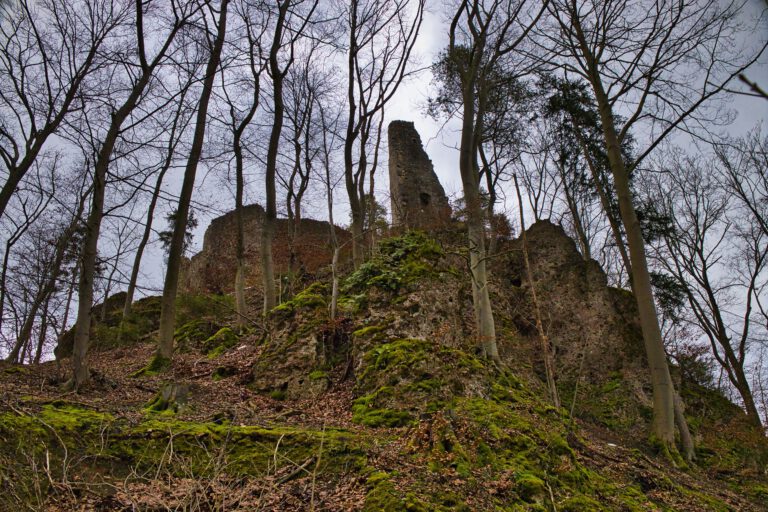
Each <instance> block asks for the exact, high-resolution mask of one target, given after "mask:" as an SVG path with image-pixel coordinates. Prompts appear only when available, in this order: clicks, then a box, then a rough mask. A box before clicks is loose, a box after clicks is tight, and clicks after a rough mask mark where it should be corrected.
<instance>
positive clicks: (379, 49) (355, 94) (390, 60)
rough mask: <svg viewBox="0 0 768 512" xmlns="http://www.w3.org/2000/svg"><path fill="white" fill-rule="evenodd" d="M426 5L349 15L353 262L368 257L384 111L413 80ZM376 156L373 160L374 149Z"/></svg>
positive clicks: (362, 1)
mask: <svg viewBox="0 0 768 512" xmlns="http://www.w3.org/2000/svg"><path fill="white" fill-rule="evenodd" d="M424 5H425V0H351V1H350V2H349V6H348V8H347V10H346V12H345V15H346V16H345V17H346V20H345V21H346V23H347V30H348V31H349V32H348V36H349V41H348V46H347V48H346V50H347V70H346V81H347V83H346V86H347V126H346V134H345V138H344V183H345V185H346V189H347V196H348V198H349V207H350V210H351V214H352V225H351V231H352V259H353V261H354V264H355V267H359V266H360V265H361V264H362V263H363V259H364V256H365V233H364V229H363V225H364V224H365V215H366V214H367V205H366V204H365V201H364V198H365V195H366V193H369V194H371V193H372V190H369V191H368V192H366V183H367V182H368V181H369V180H372V179H373V177H372V174H373V173H374V172H375V171H376V163H377V156H378V146H379V143H380V140H381V136H382V134H381V127H382V123H383V120H384V112H383V110H384V108H385V107H386V105H387V103H389V101H390V100H391V99H392V97H393V96H394V94H395V92H397V90H398V88H399V87H400V84H401V83H402V82H403V80H404V78H405V77H406V76H407V75H408V74H409V64H411V62H410V60H411V55H412V52H413V47H414V45H415V44H416V39H417V37H418V35H419V30H420V29H421V23H422V21H423V18H424ZM371 145H373V146H374V148H375V149H374V153H375V154H374V156H373V159H372V162H370V161H369V159H370V155H369V152H370V150H371V149H370V146H371Z"/></svg>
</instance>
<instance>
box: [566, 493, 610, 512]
mask: <svg viewBox="0 0 768 512" xmlns="http://www.w3.org/2000/svg"><path fill="white" fill-rule="evenodd" d="M557 509H558V510H561V511H562V512H593V511H594V512H598V511H600V510H605V509H604V508H603V507H602V506H600V504H599V503H598V502H596V501H595V500H593V499H592V498H588V497H586V496H572V497H570V498H568V499H566V500H565V501H563V502H562V503H560V505H559V506H558V507H557Z"/></svg>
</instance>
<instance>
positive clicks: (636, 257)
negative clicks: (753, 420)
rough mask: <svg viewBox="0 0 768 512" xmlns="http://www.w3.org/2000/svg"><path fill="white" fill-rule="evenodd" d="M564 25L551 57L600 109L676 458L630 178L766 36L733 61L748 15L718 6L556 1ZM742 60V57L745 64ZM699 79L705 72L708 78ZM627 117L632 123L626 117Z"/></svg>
mask: <svg viewBox="0 0 768 512" xmlns="http://www.w3.org/2000/svg"><path fill="white" fill-rule="evenodd" d="M549 12H550V14H551V16H552V19H553V20H554V25H552V26H548V27H546V29H545V30H543V31H541V33H540V37H541V38H542V39H541V40H542V41H543V42H542V46H543V47H547V48H553V49H554V50H553V51H552V53H550V59H551V60H554V61H555V62H556V63H557V64H558V65H561V66H562V67H563V68H565V69H566V70H567V71H568V72H569V73H575V74H576V75H577V76H580V77H582V78H584V79H585V80H586V81H587V82H588V83H589V84H590V86H591V88H592V92H593V93H594V97H595V101H596V103H597V107H598V112H599V114H600V121H601V125H602V132H603V138H604V143H605V148H606V153H607V156H608V160H609V162H610V168H611V172H612V174H613V182H614V186H615V189H616V194H617V197H618V202H619V207H620V212H621V218H622V223H623V225H624V229H625V232H626V236H627V246H628V249H629V256H630V260H631V265H632V289H633V291H634V294H635V298H636V300H637V305H638V310H639V314H640V321H641V326H642V331H643V340H644V342H645V350H646V354H647V356H648V363H649V366H650V375H651V382H652V384H653V404H654V420H653V436H654V438H655V440H656V441H657V442H658V444H659V445H660V447H661V448H662V449H663V450H665V451H669V452H672V453H674V452H675V446H674V434H675V415H674V393H675V391H674V387H673V384H672V380H671V377H670V374H669V367H668V363H667V358H666V354H665V352H664V345H663V342H662V338H661V331H660V329H659V322H658V319H657V314H656V309H655V306H654V300H653V293H652V289H651V281H650V273H649V271H648V264H647V258H646V253H645V242H644V240H643V234H642V232H641V227H640V222H639V220H638V217H637V214H636V211H635V205H634V204H633V197H632V192H631V189H630V183H629V179H630V174H631V173H632V171H633V170H634V169H636V168H637V165H638V164H639V163H640V162H642V161H643V160H644V159H645V158H646V157H647V156H648V155H649V154H650V153H651V152H652V151H653V150H654V149H655V148H656V147H657V146H658V145H659V144H660V143H661V141H662V140H664V139H665V138H666V136H668V135H669V134H670V133H672V132H673V131H675V130H678V129H687V130H690V127H691V126H692V124H691V123H690V122H691V121H693V120H694V119H697V120H701V115H702V114H703V113H706V110H704V109H702V107H703V106H706V103H707V101H708V100H710V99H711V98H712V97H713V96H714V95H715V94H717V93H718V92H720V91H722V90H723V89H724V88H725V87H726V85H727V84H728V83H729V82H730V81H731V80H733V79H734V78H735V77H737V76H738V74H739V73H741V72H742V71H743V70H744V69H746V67H748V66H749V65H750V64H752V63H753V62H755V60H756V59H757V58H758V57H759V56H760V55H761V54H762V53H763V51H764V49H765V47H766V43H765V41H764V38H763V40H762V41H760V42H759V43H758V45H757V48H756V49H755V50H753V51H749V50H746V49H745V51H746V57H741V56H738V55H739V54H738V53H735V52H738V50H734V53H733V54H728V55H726V54H725V53H724V52H725V49H726V48H731V45H730V43H726V41H727V40H729V38H730V37H731V36H732V35H734V34H735V33H736V31H737V30H738V26H737V24H736V23H735V17H736V15H737V14H738V7H737V6H736V5H735V4H728V5H725V6H724V7H721V5H720V3H719V2H716V1H715V0H691V1H674V2H673V1H664V0H660V1H658V2H654V3H653V4H650V5H648V4H644V3H628V2H624V1H623V0H616V1H608V2H600V3H597V2H594V3H593V2H585V3H581V2H577V1H576V0H552V1H551V2H550V7H549ZM737 56H738V57H737ZM702 72H703V75H698V76H699V77H700V78H696V76H697V75H696V74H695V73H702ZM620 114H621V115H624V116H625V117H624V120H623V123H622V122H621V121H622V119H621V118H619V115H620ZM640 123H650V124H651V130H650V138H649V140H648V142H647V144H646V145H645V146H644V147H643V148H641V149H640V150H639V151H638V152H637V155H636V156H635V158H634V161H627V159H626V158H625V157H624V155H622V153H621V145H622V141H623V140H624V139H625V138H626V137H627V136H628V134H629V132H630V130H632V129H633V128H635V127H637V126H638V125H639V124H640Z"/></svg>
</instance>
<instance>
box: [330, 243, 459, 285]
mask: <svg viewBox="0 0 768 512" xmlns="http://www.w3.org/2000/svg"><path fill="white" fill-rule="evenodd" d="M443 255H444V252H443V250H442V248H441V247H440V245H439V244H438V243H437V242H436V241H435V240H434V239H432V238H429V237H428V236H427V235H426V234H424V233H422V232H419V231H410V232H408V233H406V234H404V235H402V236H399V237H395V238H389V239H387V240H383V241H382V242H381V243H380V244H379V253H378V254H376V255H375V256H374V257H373V258H371V260H370V261H368V262H366V263H364V264H363V265H361V266H360V268H359V269H358V270H356V271H355V272H354V273H352V275H350V276H349V277H348V278H347V279H346V280H345V281H344V285H343V291H344V293H345V294H349V293H350V292H351V293H361V292H363V293H367V292H368V291H369V290H370V289H371V288H378V289H380V290H383V291H386V292H391V293H397V292H399V291H400V289H401V288H402V287H404V286H407V285H410V284H411V283H414V282H416V281H419V280H421V279H424V278H427V277H435V276H436V275H437V274H438V273H437V271H436V270H435V268H436V266H435V263H436V262H437V261H438V260H439V259H440V258H441V257H442V256H443Z"/></svg>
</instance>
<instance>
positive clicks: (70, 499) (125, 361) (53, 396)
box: [0, 223, 768, 512]
mask: <svg viewBox="0 0 768 512" xmlns="http://www.w3.org/2000/svg"><path fill="white" fill-rule="evenodd" d="M453 236H454V235H451V234H447V235H446V236H443V237H441V240H442V243H439V242H437V241H436V240H432V239H430V238H428V237H427V236H425V235H423V234H419V233H408V234H406V235H403V236H401V237H399V238H394V239H390V240H386V241H383V242H382V243H381V245H380V251H379V254H378V255H377V256H376V257H375V258H373V259H372V260H371V261H370V262H369V263H366V264H365V265H364V266H363V267H361V268H360V269H359V270H358V271H356V272H353V273H350V274H349V275H347V276H346V278H345V279H344V281H343V285H342V297H341V300H340V309H341V313H340V316H339V318H337V319H336V320H334V321H329V319H328V308H327V304H328V300H329V297H328V294H329V286H328V283H325V282H323V281H322V280H321V281H318V282H316V283H315V284H313V285H311V286H310V287H309V288H307V289H305V290H304V291H302V292H301V293H298V294H297V295H296V296H294V297H293V298H292V299H291V300H289V301H287V302H284V303H283V304H282V305H280V306H278V307H277V308H275V310H273V311H272V312H271V313H270V315H269V317H268V319H267V321H266V323H265V325H264V327H259V326H255V325H254V326H253V328H252V330H251V331H249V332H248V333H245V334H242V335H237V334H235V333H234V332H233V331H232V330H231V329H230V328H229V327H228V326H229V325H230V324H232V323H233V322H232V319H231V318H229V313H228V311H229V310H228V309H227V308H226V307H220V306H216V307H213V306H210V307H209V306H206V304H209V305H210V304H220V303H221V302H222V301H221V300H220V299H219V298H215V297H214V298H210V299H203V298H201V299H196V300H195V301H192V300H188V301H189V302H190V303H191V304H193V305H194V307H189V308H187V309H186V310H185V313H184V314H185V315H186V316H185V317H184V318H183V320H184V322H183V323H182V324H181V325H180V327H179V329H178V331H177V343H178V353H177V355H176V356H175V358H174V362H173V365H172V367H171V368H170V369H168V370H167V371H166V372H163V373H153V372H151V371H150V372H142V371H141V370H142V368H144V366H145V365H146V363H147V361H149V359H150V357H151V354H152V350H153V346H152V344H151V342H150V341H149V339H150V338H147V333H146V332H143V331H142V329H143V330H144V331H148V330H151V329H152V325H154V324H153V322H152V321H151V318H149V317H151V316H152V315H154V314H156V313H155V312H153V310H152V308H146V309H145V311H146V315H147V316H148V317H147V318H143V319H136V320H135V321H134V323H133V324H132V325H135V326H139V327H141V328H139V327H135V328H134V330H133V331H131V332H130V333H129V334H130V335H127V334H126V333H122V334H120V339H121V342H120V343H116V342H115V343H111V342H110V341H114V339H113V337H115V336H117V335H118V334H119V333H116V332H115V328H114V327H109V328H101V330H99V326H96V327H95V329H96V330H97V331H98V332H99V334H100V336H102V337H103V338H105V340H104V343H103V344H102V347H103V350H100V351H97V352H94V353H93V355H92V368H93V376H94V378H93V385H92V386H91V387H90V388H89V389H87V390H85V391H83V392H82V393H81V394H79V395H73V394H66V395H63V394H61V393H60V391H59V387H58V384H59V383H60V382H61V380H62V372H61V371H59V370H58V369H57V366H56V364H55V363H46V364H44V365H41V366H40V367H37V368H28V367H21V366H13V367H4V368H1V369H0V389H2V396H3V399H2V409H1V410H0V446H1V448H0V486H1V488H2V493H0V509H1V510H6V509H9V510H10V509H14V510H15V509H32V510H76V509H77V510H158V511H159V510H169V509H170V510H371V511H373V510H391V511H398V510H417V511H420V510H423V511H432V510H467V511H470V510H472V511H474V510H507V511H522V510H538V511H543V510H557V511H561V512H562V511H571V512H574V511H592V510H606V511H607V510H628V511H642V510H690V511H701V510H739V511H740V510H744V511H750V510H754V511H759V510H768V505H766V503H768V476H767V474H766V471H767V469H768V443H766V439H765V438H764V436H763V435H762V434H761V433H759V432H755V431H752V430H750V429H749V427H748V426H747V425H746V423H745V422H744V421H742V416H743V415H742V414H741V412H740V411H739V409H738V408H737V407H736V406H734V405H733V404H730V403H729V402H728V401H727V400H725V399H724V398H723V397H722V396H720V395H718V393H716V392H715V391H713V390H711V389H708V388H706V387H704V386H702V385H701V383H698V382H695V380H690V379H687V380H686V377H685V376H684V375H679V376H678V379H680V380H679V384H680V386H681V388H682V391H683V395H684V397H685V399H686V402H687V405H688V409H687V413H688V415H689V421H690V423H691V426H692V429H693V431H694V432H693V433H694V435H695V437H696V440H697V443H698V462H697V463H696V464H695V465H692V466H690V467H686V466H683V465H680V464H678V465H677V466H675V465H674V464H673V463H672V462H671V461H669V460H667V459H665V458H663V457H660V456H658V455H657V454H655V453H654V452H653V450H652V449H651V448H650V447H649V446H648V444H647V442H646V435H647V425H648V421H649V415H650V407H649V398H648V396H649V395H648V390H649V386H648V383H647V382H645V380H644V372H643V369H644V363H643V359H642V351H641V350H640V349H639V348H638V346H637V344H638V336H639V332H638V330H637V325H636V320H635V319H634V314H633V308H632V300H631V296H629V295H628V294H626V292H621V291H618V290H611V289H609V288H608V287H607V286H606V285H605V278H604V276H603V275H602V272H601V271H600V269H599V268H597V267H596V265H594V264H593V263H589V262H583V261H581V260H580V259H579V258H578V254H577V253H576V251H575V247H574V246H573V242H571V241H570V240H568V239H567V237H565V235H564V234H563V233H562V230H560V229H559V228H558V227H556V226H553V225H551V224H548V223H539V224H537V225H535V226H534V227H532V228H531V230H530V232H529V236H530V242H531V254H532V259H533V261H534V263H535V269H534V276H535V286H537V291H540V294H541V296H542V301H543V304H544V305H545V307H546V312H547V315H548V320H549V321H548V326H549V329H550V333H551V337H552V341H553V344H554V345H555V347H556V349H557V361H556V363H557V369H558V387H559V389H560V390H561V395H562V397H563V403H564V404H566V405H567V407H563V408H562V409H560V410H557V409H555V408H554V407H552V406H551V405H550V404H549V401H548V399H547V394H546V388H545V386H544V385H543V383H542V379H541V370H540V367H541V364H540V361H539V356H538V353H537V350H536V346H537V342H536V341H535V331H534V330H533V329H532V327H531V325H532V318H531V307H530V301H529V298H528V295H529V290H528V289H527V288H528V285H527V284H526V283H525V282H524V280H523V279H522V278H521V277H520V276H521V267H520V252H519V251H520V248H519V244H518V243H517V242H516V241H512V242H510V243H509V244H507V245H505V246H503V247H502V248H501V250H500V256H499V257H498V258H496V260H495V261H494V263H493V264H494V267H495V268H494V276H495V281H494V283H493V286H494V288H493V295H494V300H495V305H496V317H497V324H498V326H499V328H498V331H499V333H500V335H499V343H500V353H501V354H502V363H501V364H500V365H494V364H490V363H488V362H486V361H484V360H481V359H478V357H476V355H475V352H474V350H473V346H474V342H473V339H472V323H473V321H472V320H473V319H472V308H471V291H470V289H469V286H468V283H469V281H468V277H467V271H466V263H465V259H464V257H463V254H462V251H461V243H460V242H457V243H456V244H455V246H454V245H452V244H450V243H449V242H448V241H447V240H450V239H451V238H452V237H453ZM458 238H459V237H458V236H457V239H458ZM574 254H575V256H574ZM206 300H208V302H206ZM139 320H141V321H139ZM65 364H66V362H65ZM678 373H679V372H678Z"/></svg>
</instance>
